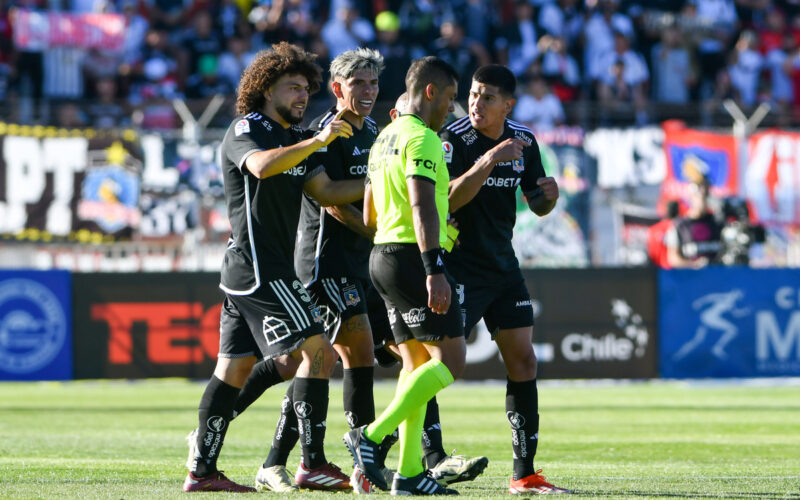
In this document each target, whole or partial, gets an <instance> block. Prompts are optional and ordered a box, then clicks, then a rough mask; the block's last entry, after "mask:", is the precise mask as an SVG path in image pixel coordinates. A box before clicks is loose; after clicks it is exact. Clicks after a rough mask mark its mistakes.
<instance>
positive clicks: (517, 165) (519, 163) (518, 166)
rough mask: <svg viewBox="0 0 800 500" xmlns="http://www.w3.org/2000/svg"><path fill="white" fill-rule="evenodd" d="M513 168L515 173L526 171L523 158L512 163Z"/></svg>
mask: <svg viewBox="0 0 800 500" xmlns="http://www.w3.org/2000/svg"><path fill="white" fill-rule="evenodd" d="M511 168H512V169H513V170H514V172H522V171H523V170H525V164H524V163H523V162H522V158H519V159H516V160H514V161H512V162H511Z"/></svg>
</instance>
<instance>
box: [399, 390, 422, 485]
mask: <svg viewBox="0 0 800 500" xmlns="http://www.w3.org/2000/svg"><path fill="white" fill-rule="evenodd" d="M427 406H428V405H427V404H424V405H422V406H420V407H418V408H416V409H414V410H413V411H412V412H411V413H409V414H408V416H407V417H406V419H405V420H403V421H402V422H401V423H400V461H399V464H398V466H397V472H399V473H400V475H401V476H405V477H414V476H416V475H417V474H421V473H422V472H423V471H424V470H425V468H424V467H422V439H421V437H422V427H423V424H424V423H425V409H426V407H427Z"/></svg>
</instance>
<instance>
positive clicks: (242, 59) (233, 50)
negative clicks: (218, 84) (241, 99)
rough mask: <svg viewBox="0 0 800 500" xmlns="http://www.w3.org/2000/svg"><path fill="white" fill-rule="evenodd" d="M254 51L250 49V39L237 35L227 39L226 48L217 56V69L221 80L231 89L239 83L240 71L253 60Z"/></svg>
mask: <svg viewBox="0 0 800 500" xmlns="http://www.w3.org/2000/svg"><path fill="white" fill-rule="evenodd" d="M254 57H255V53H254V52H253V51H252V50H250V39H249V38H245V37H242V36H239V35H235V36H232V37H231V38H229V39H228V50H226V51H225V52H223V53H222V54H221V55H220V56H219V61H218V71H219V76H220V78H221V79H222V80H224V81H225V82H227V84H228V86H229V87H230V88H231V89H235V88H236V87H237V86H238V85H239V80H240V79H241V76H242V71H244V69H245V68H246V67H247V66H248V65H249V64H250V63H251V62H252V61H253V58H254Z"/></svg>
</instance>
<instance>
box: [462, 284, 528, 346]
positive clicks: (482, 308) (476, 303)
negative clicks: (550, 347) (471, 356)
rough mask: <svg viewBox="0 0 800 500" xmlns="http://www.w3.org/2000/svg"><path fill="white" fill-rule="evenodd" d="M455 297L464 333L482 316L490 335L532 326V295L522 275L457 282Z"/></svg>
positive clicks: (469, 330)
mask: <svg viewBox="0 0 800 500" xmlns="http://www.w3.org/2000/svg"><path fill="white" fill-rule="evenodd" d="M456 301H457V303H458V305H459V307H460V309H461V315H462V317H463V319H464V331H465V332H467V336H469V334H470V333H471V332H472V329H473V328H474V327H475V325H476V324H478V322H479V321H480V320H481V318H483V320H484V322H485V323H486V328H487V329H488V330H489V333H491V334H492V339H494V338H495V336H496V335H497V332H498V331H500V330H506V329H511V328H521V327H524V326H533V306H532V303H531V296H530V293H529V292H528V287H526V286H525V280H524V279H523V278H522V275H519V276H518V277H514V279H512V280H509V281H508V282H505V283H502V282H500V283H485V282H477V281H476V282H471V283H470V282H467V283H459V284H458V285H456Z"/></svg>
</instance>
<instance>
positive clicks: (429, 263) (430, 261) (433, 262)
mask: <svg viewBox="0 0 800 500" xmlns="http://www.w3.org/2000/svg"><path fill="white" fill-rule="evenodd" d="M422 265H423V266H425V274H426V275H428V276H430V275H431V274H440V273H443V272H444V252H443V251H442V249H441V248H434V249H433V250H426V251H424V252H422Z"/></svg>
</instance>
